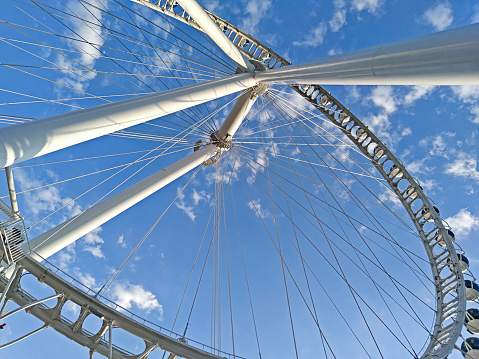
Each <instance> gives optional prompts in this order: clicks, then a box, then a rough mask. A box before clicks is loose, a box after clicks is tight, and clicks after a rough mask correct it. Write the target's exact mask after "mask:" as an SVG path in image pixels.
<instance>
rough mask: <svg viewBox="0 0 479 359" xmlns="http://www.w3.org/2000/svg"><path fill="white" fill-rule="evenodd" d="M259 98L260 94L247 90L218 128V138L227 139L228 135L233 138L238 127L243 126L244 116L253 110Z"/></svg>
mask: <svg viewBox="0 0 479 359" xmlns="http://www.w3.org/2000/svg"><path fill="white" fill-rule="evenodd" d="M257 98H258V96H257V95H255V94H254V92H252V91H251V90H250V91H246V92H245V93H243V94H242V95H241V96H240V97H239V98H238V100H237V101H236V103H235V104H234V106H233V108H232V109H231V111H230V113H229V114H228V116H227V117H226V119H225V121H224V122H223V124H222V125H221V127H220V129H219V130H218V138H219V139H220V140H222V139H226V138H227V137H229V138H232V137H233V136H234V134H235V133H236V131H237V130H238V128H239V127H240V126H241V123H242V122H243V120H244V118H245V117H246V115H247V114H248V112H249V111H250V110H251V107H253V105H254V103H255V102H256V99H257Z"/></svg>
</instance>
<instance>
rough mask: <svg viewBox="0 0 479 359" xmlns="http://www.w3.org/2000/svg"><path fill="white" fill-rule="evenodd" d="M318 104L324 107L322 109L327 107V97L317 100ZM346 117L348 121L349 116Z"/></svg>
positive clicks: (328, 101) (328, 102)
mask: <svg viewBox="0 0 479 359" xmlns="http://www.w3.org/2000/svg"><path fill="white" fill-rule="evenodd" d="M319 102H320V103H321V106H324V107H326V106H328V105H329V104H330V103H331V101H330V100H329V98H328V96H326V95H323V96H321V98H320V99H319ZM347 117H348V120H349V116H347Z"/></svg>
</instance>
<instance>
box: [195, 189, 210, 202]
mask: <svg viewBox="0 0 479 359" xmlns="http://www.w3.org/2000/svg"><path fill="white" fill-rule="evenodd" d="M191 198H192V199H193V202H194V204H195V206H196V205H198V203H200V202H201V201H205V202H209V200H210V198H211V194H207V193H206V192H205V191H204V190H201V191H199V192H197V191H196V189H195V188H193V194H192V195H191Z"/></svg>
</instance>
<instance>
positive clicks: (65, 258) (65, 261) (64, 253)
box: [56, 242, 76, 271]
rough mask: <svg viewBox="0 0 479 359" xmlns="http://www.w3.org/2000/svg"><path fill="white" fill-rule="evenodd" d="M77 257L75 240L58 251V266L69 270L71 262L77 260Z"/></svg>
mask: <svg viewBox="0 0 479 359" xmlns="http://www.w3.org/2000/svg"><path fill="white" fill-rule="evenodd" d="M75 258H76V252H75V242H73V243H72V244H70V245H68V246H66V247H65V248H63V249H62V250H61V251H60V252H58V254H57V256H56V259H57V261H58V267H59V268H60V269H61V270H63V271H68V269H69V267H70V264H72V263H74V262H75Z"/></svg>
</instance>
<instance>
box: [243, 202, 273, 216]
mask: <svg viewBox="0 0 479 359" xmlns="http://www.w3.org/2000/svg"><path fill="white" fill-rule="evenodd" d="M248 207H249V209H251V210H252V211H253V212H254V214H255V215H256V217H260V218H267V217H270V216H271V214H270V213H269V211H268V210H267V209H264V208H262V206H261V200H260V199H253V200H252V201H249V202H248Z"/></svg>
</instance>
